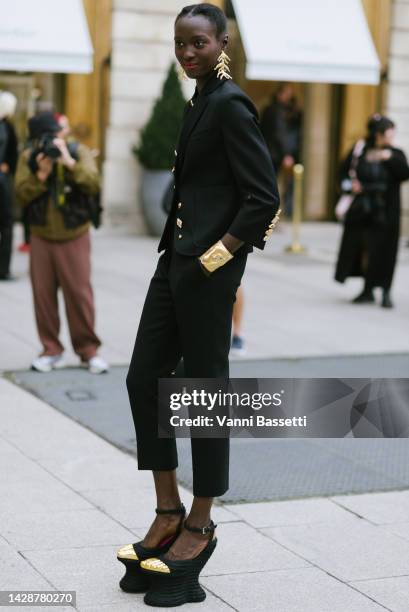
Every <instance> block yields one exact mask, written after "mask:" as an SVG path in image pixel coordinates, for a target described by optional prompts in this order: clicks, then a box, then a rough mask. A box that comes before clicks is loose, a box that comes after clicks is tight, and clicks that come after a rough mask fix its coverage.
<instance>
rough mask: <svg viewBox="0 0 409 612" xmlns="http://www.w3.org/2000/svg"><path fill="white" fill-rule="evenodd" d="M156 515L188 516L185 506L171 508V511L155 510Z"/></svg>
mask: <svg viewBox="0 0 409 612" xmlns="http://www.w3.org/2000/svg"><path fill="white" fill-rule="evenodd" d="M155 512H156V514H186V508H185V507H184V505H183V504H181V505H180V506H179V508H171V509H170V510H166V509H165V508H155Z"/></svg>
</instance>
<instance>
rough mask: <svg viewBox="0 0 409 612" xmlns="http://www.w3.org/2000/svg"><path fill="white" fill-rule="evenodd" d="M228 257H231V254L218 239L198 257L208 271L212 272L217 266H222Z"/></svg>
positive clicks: (228, 259)
mask: <svg viewBox="0 0 409 612" xmlns="http://www.w3.org/2000/svg"><path fill="white" fill-rule="evenodd" d="M230 259H233V255H232V254H231V253H230V251H228V250H227V249H226V247H225V246H224V244H223V242H222V241H221V240H218V241H217V242H216V244H214V245H213V246H211V247H210V249H208V250H207V251H206V253H203V255H201V256H200V257H199V260H200V263H201V264H202V266H204V267H205V268H206V270H207V271H208V272H214V271H215V270H217V268H220V267H221V266H224V264H225V263H227V262H228V261H230Z"/></svg>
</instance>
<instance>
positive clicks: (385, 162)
mask: <svg viewBox="0 0 409 612" xmlns="http://www.w3.org/2000/svg"><path fill="white" fill-rule="evenodd" d="M367 127H368V134H367V137H366V143H365V147H364V148H363V151H362V153H361V154H360V155H359V157H358V158H356V159H355V160H353V150H351V152H350V153H349V155H348V156H347V158H346V160H345V161H344V163H343V165H342V171H341V175H342V176H341V180H342V185H343V191H344V193H348V192H349V193H352V194H354V196H355V197H354V199H353V201H352V204H351V206H350V208H349V210H348V212H347V213H346V216H345V220H344V232H343V236H342V240H341V246H340V250H339V255H338V261H337V265H336V271H335V279H336V280H337V281H338V282H340V283H343V282H344V281H345V279H346V278H348V277H349V276H361V277H363V279H364V287H363V290H362V292H361V293H360V294H359V295H358V296H357V297H356V298H355V299H354V300H353V303H355V304H362V303H371V302H374V301H375V298H374V293H373V290H374V288H375V287H381V288H382V302H381V304H382V306H383V307H384V308H391V307H392V306H393V304H392V300H391V297H390V289H391V286H392V280H393V273H394V270H395V264H396V255H397V251H398V244H399V232H400V185H401V183H402V181H405V180H407V179H409V165H408V162H407V159H406V156H405V154H404V153H403V151H401V150H400V149H397V148H395V147H394V146H393V144H392V143H393V139H394V134H395V125H394V123H393V122H392V121H391V120H390V119H388V118H387V117H384V116H382V115H379V114H376V115H373V116H372V117H371V118H370V119H369V121H368V126H367ZM352 166H355V168H354V173H353V175H352V176H353V178H352V180H351V167H352Z"/></svg>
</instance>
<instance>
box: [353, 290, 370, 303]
mask: <svg viewBox="0 0 409 612" xmlns="http://www.w3.org/2000/svg"><path fill="white" fill-rule="evenodd" d="M374 301H375V296H374V294H373V291H372V289H364V290H363V291H362V293H360V294H359V295H357V296H356V298H354V299H353V300H352V303H353V304H373V303H374Z"/></svg>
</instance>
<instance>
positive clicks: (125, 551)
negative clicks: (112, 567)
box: [116, 544, 138, 561]
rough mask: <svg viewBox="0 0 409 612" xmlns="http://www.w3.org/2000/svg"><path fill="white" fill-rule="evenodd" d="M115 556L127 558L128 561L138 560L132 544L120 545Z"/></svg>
mask: <svg viewBox="0 0 409 612" xmlns="http://www.w3.org/2000/svg"><path fill="white" fill-rule="evenodd" d="M116 556H117V557H119V558H120V559H129V560H130V561H138V555H137V554H136V552H135V550H134V547H133V545H132V544H127V545H126V546H122V548H120V549H119V550H118V552H117V555H116Z"/></svg>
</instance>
